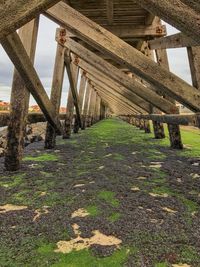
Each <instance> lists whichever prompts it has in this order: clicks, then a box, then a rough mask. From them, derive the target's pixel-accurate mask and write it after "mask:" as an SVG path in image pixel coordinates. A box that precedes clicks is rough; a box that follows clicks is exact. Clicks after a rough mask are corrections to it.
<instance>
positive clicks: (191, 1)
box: [181, 0, 200, 13]
mask: <svg viewBox="0 0 200 267" xmlns="http://www.w3.org/2000/svg"><path fill="white" fill-rule="evenodd" d="M181 1H182V2H183V3H185V4H186V5H188V6H190V7H191V8H193V9H194V10H196V11H198V12H199V13H200V2H199V1H198V0H181Z"/></svg>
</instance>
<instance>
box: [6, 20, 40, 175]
mask: <svg viewBox="0 0 200 267" xmlns="http://www.w3.org/2000/svg"><path fill="white" fill-rule="evenodd" d="M38 25H39V17H38V18H37V19H34V20H32V21H31V22H29V23H28V24H26V25H25V26H23V27H22V28H21V29H20V30H19V37H20V39H21V42H22V43H23V45H24V49H25V50H26V52H27V55H28V56H29V57H30V60H31V62H32V63H34V58H35V50H36V43H37V35H38ZM29 98H30V93H29V91H28V90H27V89H26V87H25V84H24V81H23V80H22V78H21V76H20V75H19V73H18V71H17V70H16V69H15V70H14V75H13V82H12V91H11V101H10V107H11V110H10V120H9V123H8V132H7V147H6V153H5V162H4V164H5V168H6V170H9V171H16V170H18V169H19V168H20V164H21V160H22V156H23V151H24V135H25V129H26V119H27V114H28V107H29Z"/></svg>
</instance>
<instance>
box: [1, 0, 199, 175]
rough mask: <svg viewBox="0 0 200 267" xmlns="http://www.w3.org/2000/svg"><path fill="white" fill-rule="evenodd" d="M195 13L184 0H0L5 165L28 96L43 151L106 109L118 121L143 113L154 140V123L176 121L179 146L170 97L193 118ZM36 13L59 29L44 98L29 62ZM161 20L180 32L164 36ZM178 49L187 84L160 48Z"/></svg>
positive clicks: (17, 151) (19, 137)
mask: <svg viewBox="0 0 200 267" xmlns="http://www.w3.org/2000/svg"><path fill="white" fill-rule="evenodd" d="M174 3H176V5H175V4H174ZM199 10H200V6H199V4H198V3H195V1H192V2H191V1H189V0H184V1H183V0H175V1H174V0H163V1H160V0H141V1H137V0H125V1H119V0H103V1H102V0H79V1H75V0H65V1H58V0H32V1H25V0H20V1H11V0H7V1H4V3H2V4H1V5H0V11H1V13H0V40H1V44H2V46H3V48H4V50H5V51H6V52H7V54H8V56H9V58H10V59H11V61H12V62H13V64H14V66H15V68H16V70H15V75H14V78H13V88H12V97H11V112H10V116H9V123H8V148H7V153H6V163H5V166H6V168H7V169H10V170H16V169H18V168H19V166H20V162H21V158H22V155H23V138H24V129H25V127H26V121H27V118H28V117H27V116H28V108H27V107H28V105H29V93H31V94H32V95H33V96H34V98H35V100H36V102H37V103H38V105H39V107H40V109H41V110H42V112H43V113H44V116H45V118H46V119H47V121H48V126H47V133H46V140H45V148H53V147H54V146H55V139H56V135H57V134H62V135H63V137H64V138H70V135H71V131H72V125H73V124H74V132H75V133H77V132H78V131H79V129H80V128H81V129H84V128H85V126H90V125H91V124H93V123H95V122H97V121H98V120H99V119H101V118H104V117H106V116H109V115H113V114H114V115H117V116H118V115H120V116H121V117H122V118H124V119H125V120H127V115H130V116H131V115H132V116H136V115H141V116H144V115H145V116H146V117H145V118H146V120H145V125H149V122H148V120H152V118H153V124H154V133H155V137H156V138H164V136H165V135H164V128H163V124H162V123H161V122H165V120H166V118H171V117H163V118H162V119H160V117H161V116H164V114H167V115H169V116H170V115H175V116H176V118H177V124H175V125H174V121H173V124H171V123H170V121H169V120H167V121H168V129H169V133H170V141H171V147H172V148H177V149H182V147H183V145H182V141H181V134H180V129H179V123H178V122H179V121H180V120H179V114H178V113H179V110H178V108H177V106H176V101H177V102H179V103H181V104H182V105H184V106H186V107H187V108H188V109H189V110H191V111H192V112H193V113H194V114H193V115H192V116H194V117H195V118H199V115H198V113H199V112H200V91H199V88H200V74H199V73H200V49H199V44H200V38H199V36H200V34H199V33H200V30H199V21H200V14H199ZM40 14H43V15H45V16H46V17H48V18H49V19H51V20H53V21H54V22H56V23H57V24H58V25H59V26H60V28H58V29H57V32H56V34H55V40H56V42H57V53H56V56H55V67H54V74H53V78H52V91H51V97H50V98H49V97H48V95H47V93H46V91H45V88H44V87H43V85H42V83H41V81H40V78H39V76H38V74H37V72H36V70H35V68H34V66H33V63H34V55H35V50H36V43H37V33H38V26H39V15H40ZM163 20H164V21H166V22H167V23H169V24H171V25H172V26H174V27H176V28H177V29H179V30H180V31H181V32H180V33H178V34H176V35H173V36H167V30H166V26H165V25H164V24H163V22H162V21H163ZM20 27H21V29H20V31H19V32H18V34H17V33H16V32H15V31H16V30H17V29H19V28H20ZM178 47H187V51H188V58H189V63H190V69H191V76H192V82H193V84H192V85H190V84H188V83H187V82H185V81H184V80H182V79H181V78H179V77H178V76H177V75H175V74H174V73H172V72H170V68H169V62H168V57H167V52H166V49H168V48H178ZM64 71H67V74H68V78H69V83H70V88H69V94H68V99H67V100H66V101H67V104H66V106H67V112H66V117H65V122H64V125H62V124H61V123H60V121H59V107H60V102H61V101H60V100H61V92H62V85H63V77H64ZM79 80H80V83H79ZM79 84H80V88H78V85H79ZM23 96H26V97H23ZM152 114H153V115H155V116H150V115H152ZM162 114H163V115H162ZM123 116H124V117H123ZM74 118H75V119H74ZM137 118H144V117H137ZM155 118H159V121H156V120H155ZM187 119H188V118H186V120H187ZM170 120H171V119H170ZM190 123H192V124H193V125H199V124H198V123H196V122H190ZM147 132H148V130H147ZM13 155H14V156H13Z"/></svg>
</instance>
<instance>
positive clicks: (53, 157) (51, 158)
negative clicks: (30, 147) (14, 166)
mask: <svg viewBox="0 0 200 267" xmlns="http://www.w3.org/2000/svg"><path fill="white" fill-rule="evenodd" d="M57 160H58V156H57V155H54V154H47V153H44V154H41V155H39V156H35V157H32V156H27V157H24V158H23V161H35V162H46V161H57Z"/></svg>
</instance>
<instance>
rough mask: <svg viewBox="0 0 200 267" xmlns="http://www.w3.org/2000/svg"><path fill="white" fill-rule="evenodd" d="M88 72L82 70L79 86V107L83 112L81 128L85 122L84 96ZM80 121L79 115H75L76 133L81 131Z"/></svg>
mask: <svg viewBox="0 0 200 267" xmlns="http://www.w3.org/2000/svg"><path fill="white" fill-rule="evenodd" d="M86 81H87V78H86V74H85V72H84V71H82V72H81V81H80V88H79V93H78V97H79V108H80V114H81V128H82V127H83V122H82V112H83V98H84V94H85V86H86ZM79 128H80V126H79V122H78V119H77V116H76V117H75V122H74V133H78V131H79Z"/></svg>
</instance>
